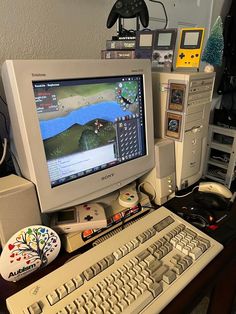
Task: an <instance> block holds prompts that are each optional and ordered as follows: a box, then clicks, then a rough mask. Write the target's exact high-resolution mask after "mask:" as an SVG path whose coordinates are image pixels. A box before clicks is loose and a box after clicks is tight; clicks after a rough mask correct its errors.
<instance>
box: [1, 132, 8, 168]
mask: <svg viewBox="0 0 236 314" xmlns="http://www.w3.org/2000/svg"><path fill="white" fill-rule="evenodd" d="M2 146H3V153H2V157H1V159H0V165H1V164H2V163H3V162H4V160H5V158H6V154H7V139H6V137H5V138H4V139H3V143H2Z"/></svg>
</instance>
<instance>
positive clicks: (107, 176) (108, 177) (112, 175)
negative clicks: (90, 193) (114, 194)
mask: <svg viewBox="0 0 236 314" xmlns="http://www.w3.org/2000/svg"><path fill="white" fill-rule="evenodd" d="M112 177H114V173H110V174H107V175H106V176H104V177H101V179H102V180H107V179H110V178H112Z"/></svg>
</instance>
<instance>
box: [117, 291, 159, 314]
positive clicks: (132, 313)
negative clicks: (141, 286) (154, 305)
mask: <svg viewBox="0 0 236 314" xmlns="http://www.w3.org/2000/svg"><path fill="white" fill-rule="evenodd" d="M153 299H154V297H153V295H152V293H151V292H150V291H148V290H146V291H144V293H143V294H141V295H139V297H138V298H137V299H136V300H135V301H134V302H133V303H132V304H130V306H128V307H127V308H126V309H125V311H124V312H122V313H125V314H138V313H139V312H141V311H142V310H143V309H144V308H145V307H146V306H147V305H148V304H149V303H150V302H151V301H152V300H153Z"/></svg>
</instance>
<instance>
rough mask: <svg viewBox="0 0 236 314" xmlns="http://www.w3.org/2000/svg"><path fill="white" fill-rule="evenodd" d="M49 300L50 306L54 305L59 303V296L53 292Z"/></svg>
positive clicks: (48, 296) (49, 295)
mask: <svg viewBox="0 0 236 314" xmlns="http://www.w3.org/2000/svg"><path fill="white" fill-rule="evenodd" d="M47 299H48V302H49V303H50V305H53V304H55V303H56V302H58V301H59V296H58V294H57V293H56V291H52V292H51V293H50V294H48V295H47Z"/></svg>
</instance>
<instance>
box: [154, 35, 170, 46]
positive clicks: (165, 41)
mask: <svg viewBox="0 0 236 314" xmlns="http://www.w3.org/2000/svg"><path fill="white" fill-rule="evenodd" d="M172 35H173V34H172V33H167V32H165V33H159V34H158V43H157V46H161V47H162V46H170V44H171V39H172Z"/></svg>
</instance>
